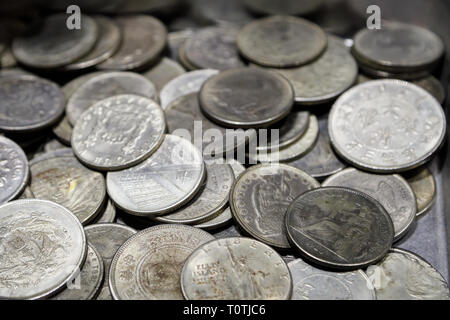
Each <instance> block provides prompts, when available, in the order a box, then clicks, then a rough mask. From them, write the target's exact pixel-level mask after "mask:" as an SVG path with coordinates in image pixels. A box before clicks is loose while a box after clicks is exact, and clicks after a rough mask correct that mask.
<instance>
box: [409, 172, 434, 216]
mask: <svg viewBox="0 0 450 320" xmlns="http://www.w3.org/2000/svg"><path fill="white" fill-rule="evenodd" d="M403 177H404V178H405V179H406V181H408V183H409V185H410V186H411V188H412V190H413V191H414V194H415V195H416V201H417V216H421V215H423V214H424V213H426V212H427V211H428V210H429V209H430V208H431V207H432V206H433V204H434V202H435V201H436V194H437V190H436V180H435V179H434V176H433V174H432V173H431V171H430V170H429V169H428V168H426V167H422V168H418V169H416V170H413V171H411V172H405V173H404V174H403Z"/></svg>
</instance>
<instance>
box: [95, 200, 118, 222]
mask: <svg viewBox="0 0 450 320" xmlns="http://www.w3.org/2000/svg"><path fill="white" fill-rule="evenodd" d="M115 220H116V207H114V204H113V203H112V201H111V200H108V202H107V203H106V207H105V208H104V210H103V212H101V213H100V214H99V215H98V216H97V218H96V219H95V222H94V223H113V222H114V221H115Z"/></svg>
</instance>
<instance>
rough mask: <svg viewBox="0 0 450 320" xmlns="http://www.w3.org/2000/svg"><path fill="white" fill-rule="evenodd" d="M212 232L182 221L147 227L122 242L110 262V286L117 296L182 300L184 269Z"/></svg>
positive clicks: (211, 238) (210, 236) (124, 298)
mask: <svg viewBox="0 0 450 320" xmlns="http://www.w3.org/2000/svg"><path fill="white" fill-rule="evenodd" d="M211 240H214V237H213V236H212V235H210V234H209V233H207V232H205V231H202V230H200V229H197V228H193V227H189V226H183V225H162V226H155V227H151V228H148V229H145V230H143V231H141V232H139V233H137V234H135V235H134V236H133V237H131V238H130V239H129V240H128V241H127V242H125V243H124V244H123V246H122V247H120V249H119V250H118V251H117V253H116V255H115V256H114V259H113V261H112V263H111V272H110V275H109V286H110V288H111V292H112V295H113V297H114V299H116V300H168V299H170V300H183V294H182V292H181V286H180V276H181V270H182V268H183V265H184V263H185V261H186V259H187V258H188V257H189V255H190V254H191V253H192V252H193V251H194V250H195V249H197V248H198V247H199V246H200V245H202V244H204V243H206V242H208V241H211Z"/></svg>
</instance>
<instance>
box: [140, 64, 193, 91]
mask: <svg viewBox="0 0 450 320" xmlns="http://www.w3.org/2000/svg"><path fill="white" fill-rule="evenodd" d="M184 73H186V71H185V70H184V68H183V67H182V66H181V65H180V64H179V63H178V62H176V61H174V60H171V59H169V58H162V59H161V61H160V62H159V63H158V64H156V65H155V66H153V67H152V68H150V69H149V70H147V71H145V72H144V73H143V76H144V77H146V78H147V79H149V80H150V81H151V82H152V83H153V84H154V85H155V88H156V91H157V92H161V90H162V88H164V86H165V85H166V84H167V83H168V82H170V81H171V80H172V79H175V78H176V77H178V76H181V75H182V74H184Z"/></svg>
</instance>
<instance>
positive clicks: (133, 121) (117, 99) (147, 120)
mask: <svg viewBox="0 0 450 320" xmlns="http://www.w3.org/2000/svg"><path fill="white" fill-rule="evenodd" d="M165 130H166V122H165V118H164V112H163V110H162V109H161V108H160V106H159V105H158V104H157V103H155V102H154V101H153V100H150V99H147V98H144V97H140V96H136V95H120V96H114V97H111V98H107V99H105V100H102V101H100V102H97V103H96V104H95V105H94V106H92V107H91V108H89V109H88V110H86V111H85V112H84V113H83V114H82V115H81V117H80V119H79V121H78V122H77V124H76V125H75V127H74V129H73V134H72V147H73V151H74V153H75V155H76V156H77V158H78V159H80V161H81V162H83V163H84V164H85V165H87V166H89V167H92V168H94V169H97V170H106V171H109V170H119V169H124V168H128V167H130V166H133V165H135V164H136V163H139V162H142V161H143V160H144V159H146V158H147V157H149V156H150V155H151V154H152V153H153V152H154V151H155V150H156V149H157V148H158V147H159V145H160V144H161V142H162V141H163V140H164V132H165Z"/></svg>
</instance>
